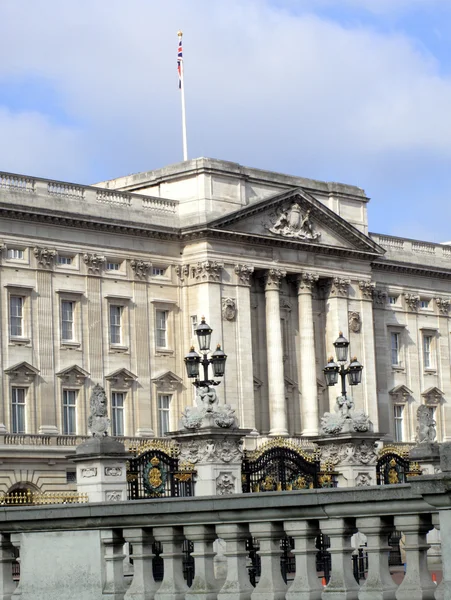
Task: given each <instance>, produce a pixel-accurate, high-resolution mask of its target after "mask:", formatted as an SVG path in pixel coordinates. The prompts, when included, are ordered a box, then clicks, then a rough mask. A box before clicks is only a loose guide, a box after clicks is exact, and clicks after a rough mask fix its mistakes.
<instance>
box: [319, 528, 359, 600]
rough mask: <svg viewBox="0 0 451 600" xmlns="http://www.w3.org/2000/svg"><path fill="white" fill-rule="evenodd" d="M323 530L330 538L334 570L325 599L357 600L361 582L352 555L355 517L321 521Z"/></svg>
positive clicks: (325, 592)
mask: <svg viewBox="0 0 451 600" xmlns="http://www.w3.org/2000/svg"><path fill="white" fill-rule="evenodd" d="M320 525H321V531H322V532H323V534H325V535H328V536H329V538H330V548H329V552H330V553H331V555H332V570H331V573H330V579H329V583H328V584H327V586H326V587H325V588H324V591H323V593H322V598H323V600H327V598H333V600H357V597H358V593H359V584H358V583H357V582H356V580H355V578H354V575H353V572H352V558H351V555H352V553H353V551H354V548H353V547H352V544H351V537H352V536H353V535H354V533H355V532H356V528H355V520H354V519H350V518H349V519H342V518H331V519H327V520H325V521H321V523H320Z"/></svg>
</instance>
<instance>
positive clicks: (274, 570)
mask: <svg viewBox="0 0 451 600" xmlns="http://www.w3.org/2000/svg"><path fill="white" fill-rule="evenodd" d="M249 530H250V533H251V535H252V537H254V538H256V539H257V540H258V542H259V544H260V550H259V551H258V554H259V556H260V559H261V574H260V579H259V581H258V583H257V585H256V587H255V589H254V591H253V592H252V595H251V599H252V600H284V599H285V594H286V592H287V589H288V586H287V584H286V583H285V581H284V580H283V577H282V573H281V571H280V556H281V549H280V540H281V539H282V537H284V531H283V527H282V524H281V523H272V522H259V523H250V524H249Z"/></svg>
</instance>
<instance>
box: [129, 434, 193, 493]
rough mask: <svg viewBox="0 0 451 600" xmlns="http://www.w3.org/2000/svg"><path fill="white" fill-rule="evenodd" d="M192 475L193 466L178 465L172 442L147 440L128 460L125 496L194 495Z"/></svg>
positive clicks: (175, 449) (175, 450)
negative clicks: (181, 466) (166, 443)
mask: <svg viewBox="0 0 451 600" xmlns="http://www.w3.org/2000/svg"><path fill="white" fill-rule="evenodd" d="M194 475H195V471H194V470H192V469H190V468H180V465H179V459H178V457H177V448H176V447H175V446H169V445H165V444H163V443H160V442H158V441H155V442H147V443H146V444H143V446H141V447H138V448H137V450H136V455H135V456H134V457H132V458H130V459H129V460H128V463H127V486H128V498H129V500H140V499H143V498H169V497H184V496H194Z"/></svg>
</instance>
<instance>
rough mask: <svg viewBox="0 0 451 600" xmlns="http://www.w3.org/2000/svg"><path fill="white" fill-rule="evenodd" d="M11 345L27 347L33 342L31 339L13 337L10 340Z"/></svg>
mask: <svg viewBox="0 0 451 600" xmlns="http://www.w3.org/2000/svg"><path fill="white" fill-rule="evenodd" d="M9 343H10V345H13V346H27V345H30V344H31V340H30V338H25V337H13V336H11V337H10V338H9Z"/></svg>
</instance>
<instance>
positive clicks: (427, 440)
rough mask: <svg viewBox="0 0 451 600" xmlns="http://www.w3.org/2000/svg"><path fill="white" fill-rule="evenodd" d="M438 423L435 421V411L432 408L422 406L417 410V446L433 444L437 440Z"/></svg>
mask: <svg viewBox="0 0 451 600" xmlns="http://www.w3.org/2000/svg"><path fill="white" fill-rule="evenodd" d="M435 426H436V422H435V420H434V419H433V409H432V407H431V406H426V405H425V404H422V405H421V406H419V407H418V409H417V432H416V436H415V441H416V443H417V444H432V442H433V441H434V440H435V438H436V435H437V431H436V429H435Z"/></svg>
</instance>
